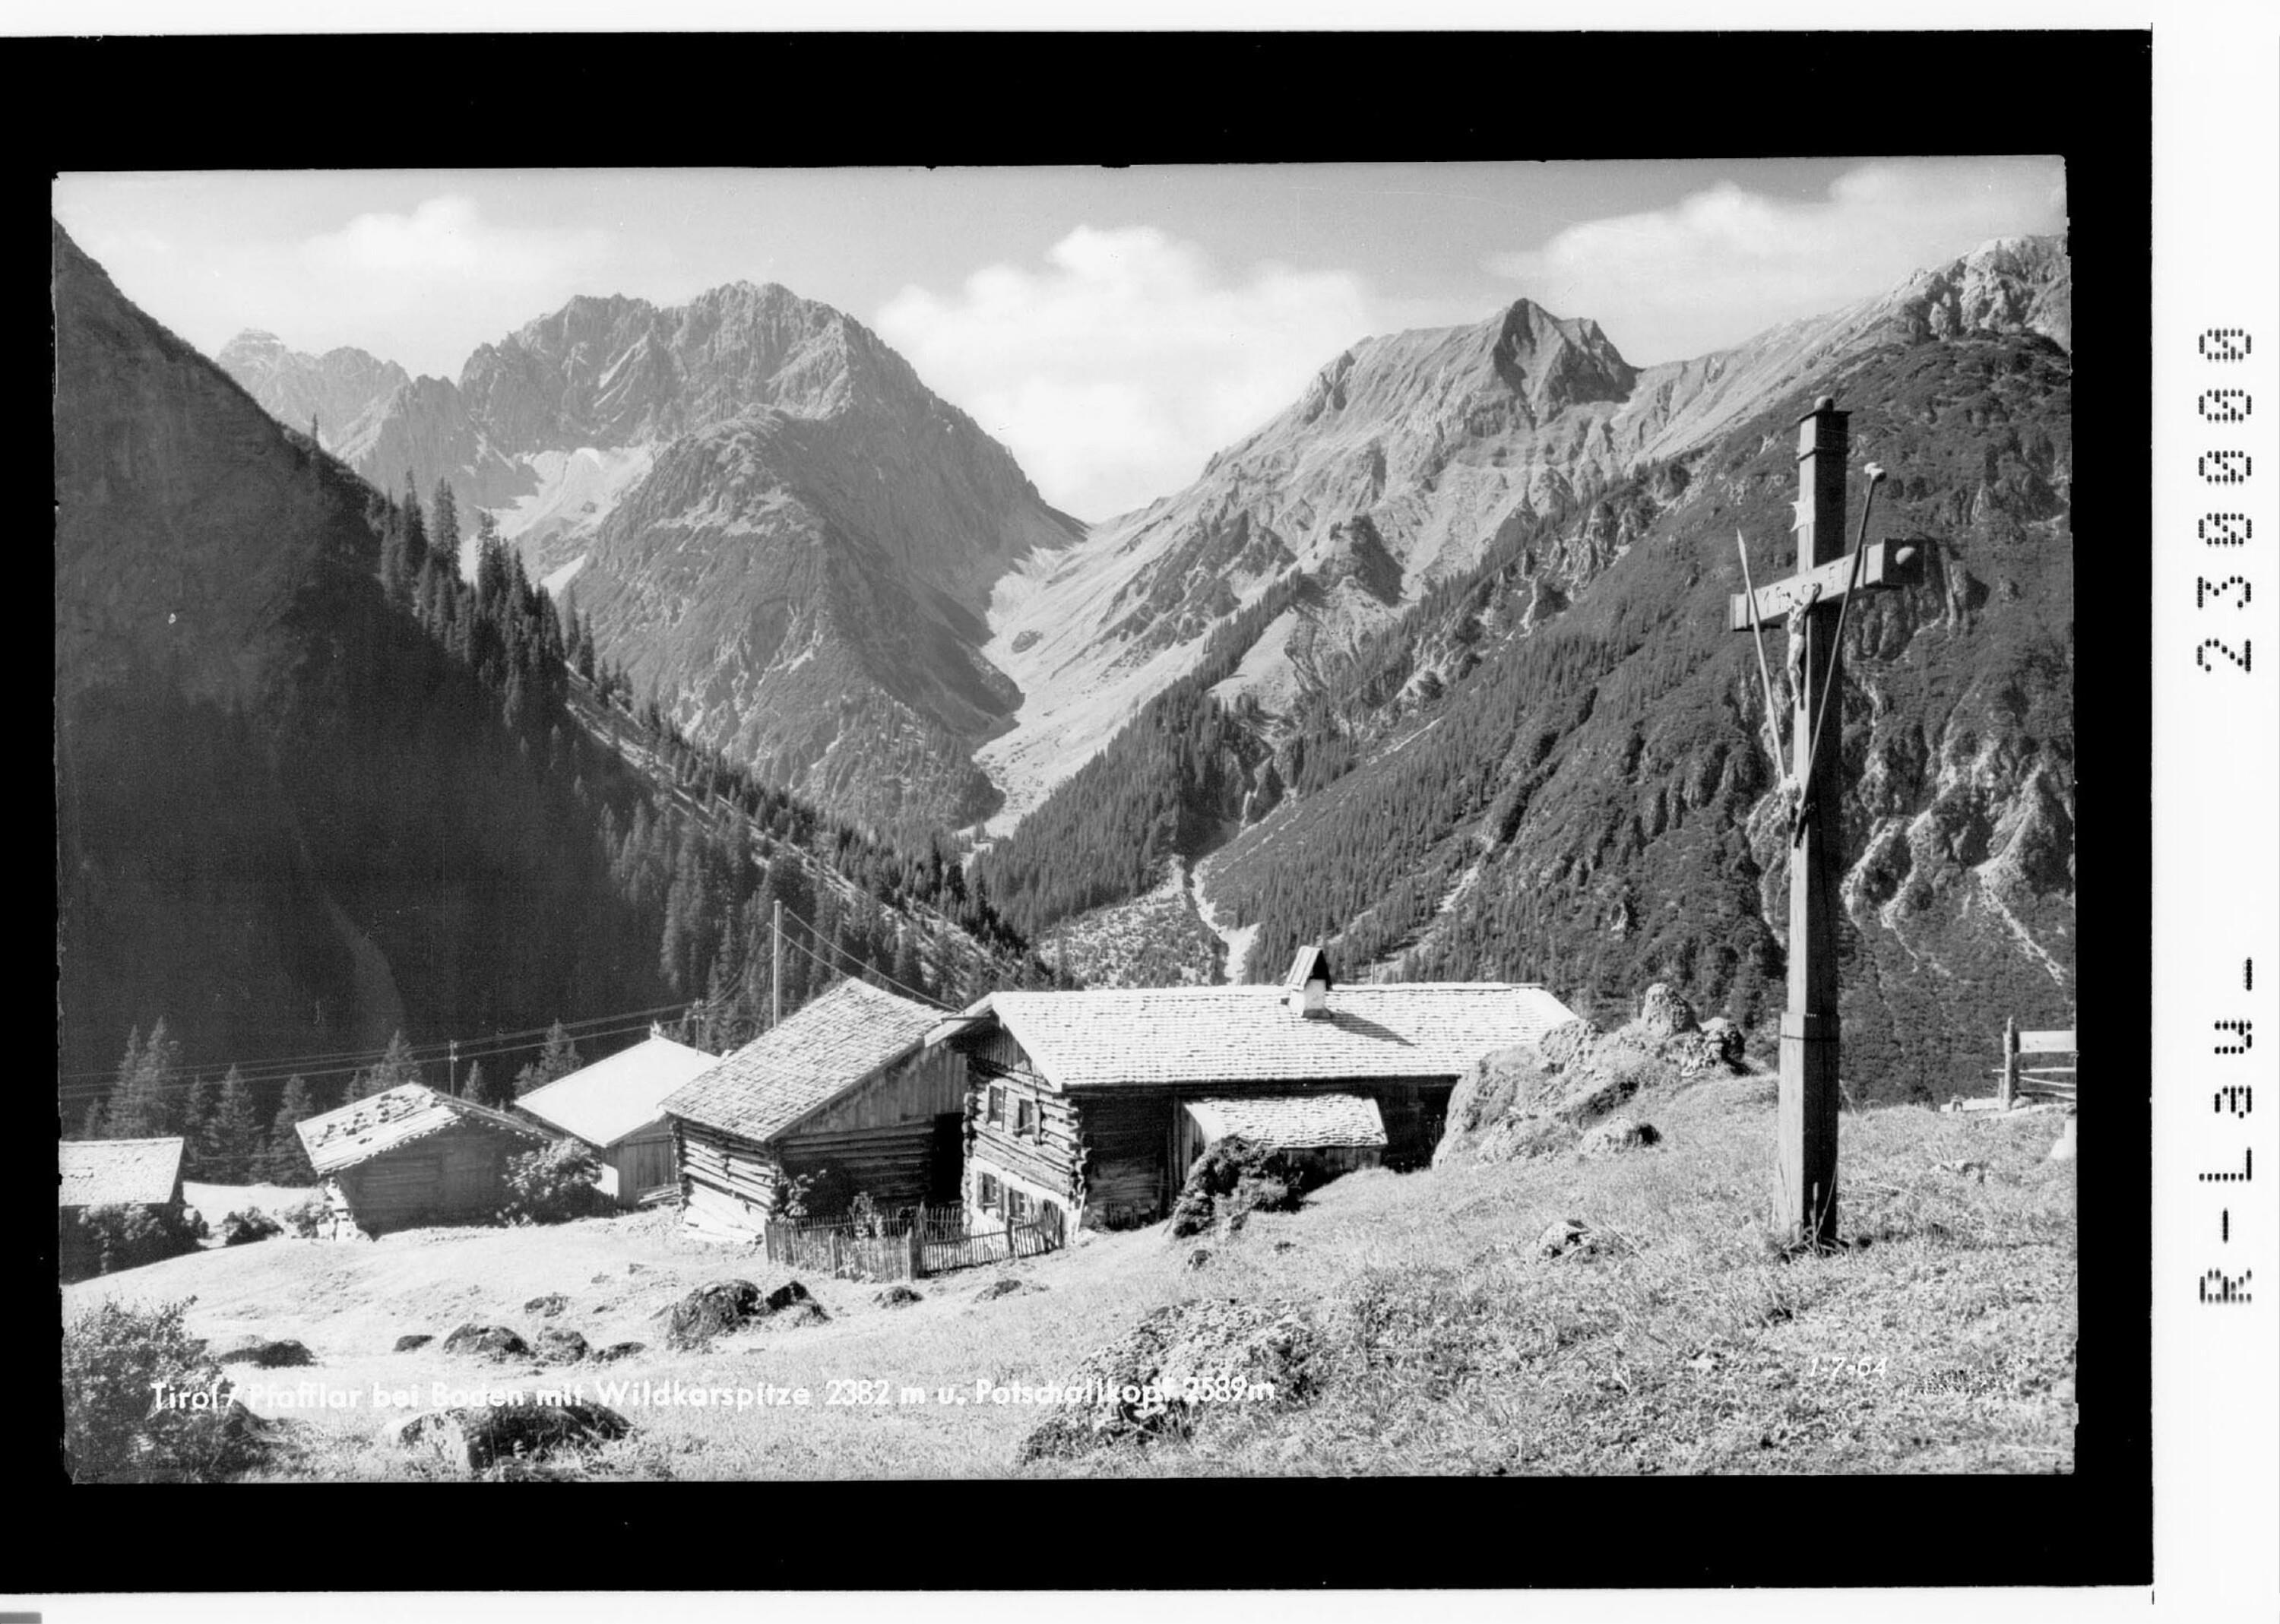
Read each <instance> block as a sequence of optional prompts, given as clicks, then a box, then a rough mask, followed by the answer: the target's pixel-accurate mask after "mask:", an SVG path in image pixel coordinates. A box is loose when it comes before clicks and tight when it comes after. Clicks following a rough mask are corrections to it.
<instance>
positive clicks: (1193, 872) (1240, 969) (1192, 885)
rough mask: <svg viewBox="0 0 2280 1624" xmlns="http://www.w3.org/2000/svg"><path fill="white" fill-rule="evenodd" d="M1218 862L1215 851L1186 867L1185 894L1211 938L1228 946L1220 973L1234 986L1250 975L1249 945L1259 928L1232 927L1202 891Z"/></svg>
mask: <svg viewBox="0 0 2280 1624" xmlns="http://www.w3.org/2000/svg"><path fill="white" fill-rule="evenodd" d="M1218 860H1219V853H1218V852H1217V851H1214V852H1213V853H1212V854H1211V855H1210V856H1209V857H1206V858H1203V859H1201V860H1200V861H1198V862H1196V863H1194V864H1191V865H1190V866H1189V867H1188V871H1187V879H1188V894H1189V895H1190V897H1193V898H1194V899H1195V904H1196V917H1197V918H1198V919H1199V920H1203V922H1204V923H1205V925H1206V926H1208V927H1210V928H1211V932H1212V934H1213V935H1215V936H1217V937H1218V938H1219V939H1220V940H1221V942H1224V943H1227V962H1226V966H1225V968H1224V969H1223V970H1222V972H1221V974H1222V975H1223V977H1224V978H1225V980H1226V981H1227V984H1228V985H1229V986H1230V987H1236V986H1240V985H1241V984H1242V983H1243V981H1244V977H1246V976H1247V975H1248V974H1250V971H1251V944H1252V943H1253V942H1255V941H1257V940H1258V937H1259V927H1258V926H1256V925H1232V924H1229V923H1228V922H1227V921H1226V920H1223V919H1221V917H1220V912H1219V909H1218V908H1217V907H1215V906H1214V905H1213V903H1212V899H1211V893H1210V892H1209V891H1207V890H1205V889H1204V882H1205V879H1206V878H1207V877H1208V876H1209V874H1210V872H1211V868H1212V866H1213V864H1214V863H1216V862H1217V861H1218Z"/></svg>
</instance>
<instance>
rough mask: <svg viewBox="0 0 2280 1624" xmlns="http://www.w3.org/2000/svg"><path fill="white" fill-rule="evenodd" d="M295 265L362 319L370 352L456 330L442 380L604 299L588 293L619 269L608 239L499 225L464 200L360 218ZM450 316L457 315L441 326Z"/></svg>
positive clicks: (318, 239) (301, 252)
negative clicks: (482, 350)
mask: <svg viewBox="0 0 2280 1624" xmlns="http://www.w3.org/2000/svg"><path fill="white" fill-rule="evenodd" d="M293 258H294V259H295V260H296V262H297V264H296V267H295V268H296V269H297V271H298V272H299V273H301V274H300V279H299V280H300V281H302V282H303V283H304V285H305V286H307V287H309V288H311V289H321V296H322V298H323V299H324V300H325V301H326V302H327V303H328V304H332V305H333V307H334V308H335V310H342V309H346V310H353V311H354V312H356V323H357V328H358V331H359V332H360V333H363V334H365V335H368V336H367V337H366V338H365V339H363V340H361V341H358V342H362V343H365V344H366V346H367V347H369V346H370V345H371V344H372V343H373V342H374V340H373V337H372V336H370V335H387V334H390V333H395V332H402V333H404V334H406V335H411V334H420V335H427V334H429V333H432V332H434V331H435V330H436V329H437V328H438V327H439V326H443V325H448V327H450V329H451V333H452V335H453V336H452V338H451V341H450V343H448V344H447V345H446V346H445V349H446V350H450V351H456V354H455V355H454V356H453V358H452V359H451V360H450V361H446V362H444V363H443V365H442V366H437V367H436V368H435V370H438V371H441V370H444V369H445V368H446V367H448V368H449V369H450V370H451V371H454V372H456V371H457V361H458V359H460V358H465V356H466V353H467V351H468V350H471V349H472V348H474V344H475V343H481V342H483V341H485V340H488V339H490V338H493V337H496V336H497V335H498V334H500V333H503V332H505V331H507V330H508V329H510V328H512V327H517V326H520V324H521V323H522V322H524V321H527V320H528V319H530V318H531V317H532V316H533V315H535V314H536V313H538V312H541V311H545V310H551V309H552V308H554V307H555V306H556V305H558V304H561V303H563V302H564V301H565V300H566V299H567V298H568V297H569V296H570V295H571V294H573V293H574V292H578V291H582V290H584V291H592V290H594V289H592V288H590V287H589V286H588V284H589V283H595V282H597V281H601V280H602V279H604V278H606V277H607V276H608V275H609V274H610V273H612V271H614V270H616V269H617V268H619V267H618V266H617V263H616V262H617V260H618V258H619V255H618V252H617V244H616V242H615V241H614V239H613V238H612V235H611V234H610V233H608V232H606V231H602V230H598V229H594V228H590V227H589V228H580V229H575V230H564V229H558V228H554V227H526V226H505V225H499V224H496V223H494V222H491V221H489V220H487V219H484V218H483V215H482V212H481V209H480V208H479V207H478V206H477V204H475V201H474V199H473V198H471V197H465V196H440V197H431V198H428V200H427V201H425V202H423V203H421V204H419V205H418V206H417V207H415V208H414V209H412V212H410V213H408V214H397V213H374V214H359V215H358V216H357V217H356V218H355V219H351V220H350V221H349V222H348V223H347V224H346V225H344V226H343V227H340V228H339V229H337V230H335V231H328V232H324V233H321V234H320V235H316V236H312V237H309V238H307V239H305V240H304V241H303V242H300V243H298V244H297V247H296V249H295V250H294V252H293ZM442 311H451V312H456V315H455V316H454V317H453V318H451V319H449V321H448V323H447V324H439V323H438V322H437V320H436V316H437V313H438V312H442ZM380 342H382V343H385V342H386V340H385V338H384V337H383V338H381V340H380ZM404 359H405V361H406V364H407V365H414V366H415V369H418V364H417V363H414V362H413V361H412V358H411V357H410V356H408V355H407V356H406V357H405V358H404ZM424 359H425V357H422V360H424Z"/></svg>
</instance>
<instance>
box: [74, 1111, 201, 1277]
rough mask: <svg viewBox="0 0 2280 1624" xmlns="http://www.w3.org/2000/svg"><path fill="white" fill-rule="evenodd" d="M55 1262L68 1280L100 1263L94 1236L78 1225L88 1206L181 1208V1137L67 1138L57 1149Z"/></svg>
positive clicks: (84, 1274)
mask: <svg viewBox="0 0 2280 1624" xmlns="http://www.w3.org/2000/svg"><path fill="white" fill-rule="evenodd" d="M56 1151H57V1170H56V1171H57V1178H56V1209H57V1211H56V1219H57V1224H56V1233H57V1238H58V1245H59V1246H60V1248H61V1252H60V1256H59V1257H58V1264H59V1265H60V1266H61V1273H62V1275H63V1277H64V1278H65V1279H66V1280H78V1279H81V1278H84V1277H85V1276H87V1275H89V1274H94V1273H95V1272H96V1270H97V1269H99V1268H101V1267H102V1266H103V1263H102V1258H101V1255H100V1247H99V1243H98V1242H97V1239H96V1236H95V1235H91V1234H90V1233H89V1231H88V1229H87V1228H86V1227H85V1226H84V1225H82V1224H81V1223H80V1221H79V1219H80V1215H81V1213H83V1212H87V1211H88V1209H89V1208H90V1207H105V1206H125V1207H134V1206H140V1207H179V1206H181V1205H182V1140H181V1135H179V1134H177V1135H173V1137H171V1138H166V1139H67V1140H65V1141H64V1142H63V1143H61V1144H59V1145H58V1146H57V1147H56Z"/></svg>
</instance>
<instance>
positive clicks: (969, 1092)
mask: <svg viewBox="0 0 2280 1624" xmlns="http://www.w3.org/2000/svg"><path fill="white" fill-rule="evenodd" d="M944 1052H949V1051H948V1049H947V1047H946V1048H945V1051H944ZM968 1053H970V1054H971V1056H972V1059H971V1061H969V1060H968V1059H967V1057H966V1055H959V1056H958V1057H957V1059H958V1064H959V1069H960V1072H961V1074H967V1076H968V1077H969V1078H970V1081H968V1082H967V1088H966V1101H965V1105H966V1160H967V1177H966V1178H965V1180H964V1181H963V1185H962V1188H963V1192H964V1197H965V1202H966V1208H967V1212H970V1213H973V1214H974V1215H976V1216H977V1217H982V1216H986V1217H988V1218H989V1219H990V1220H997V1219H998V1218H1001V1217H1002V1216H1003V1215H1004V1208H1003V1206H1002V1205H991V1204H990V1202H989V1201H987V1200H986V1199H985V1198H984V1197H983V1195H982V1192H981V1190H980V1189H978V1188H977V1185H976V1181H975V1179H974V1170H975V1169H976V1168H977V1167H984V1168H986V1170H987V1171H988V1172H989V1173H990V1174H991V1175H992V1176H993V1177H995V1178H997V1180H998V1181H1000V1182H1001V1183H1005V1184H1011V1185H1013V1186H1014V1187H1015V1188H1018V1189H1021V1191H1022V1192H1023V1193H1024V1194H1026V1195H1028V1196H1029V1197H1031V1198H1032V1199H1035V1200H1038V1201H1047V1202H1051V1203H1052V1204H1053V1205H1056V1206H1058V1207H1059V1208H1060V1209H1061V1211H1062V1212H1063V1213H1064V1214H1066V1215H1067V1216H1068V1217H1070V1218H1075V1216H1077V1214H1079V1213H1080V1212H1082V1211H1083V1207H1084V1189H1083V1147H1082V1143H1081V1142H1080V1139H1079V1136H1078V1132H1077V1113H1076V1106H1075V1103H1074V1102H1073V1101H1072V1100H1071V1099H1070V1097H1068V1096H1067V1095H1066V1094H1062V1093H1060V1092H1059V1091H1058V1090H1057V1089H1054V1088H1053V1087H1052V1085H1051V1083H1049V1082H1048V1081H1046V1080H1045V1079H1044V1077H1043V1076H1041V1075H1040V1074H1038V1072H1037V1070H1036V1066H1033V1065H1031V1064H1030V1061H1029V1057H1028V1055H1027V1054H1025V1053H1023V1052H1022V1051H1021V1044H1020V1043H1016V1042H1015V1041H1014V1040H1013V1034H1011V1033H1010V1032H1006V1031H1005V1030H1003V1029H1002V1028H1001V1029H999V1030H997V1031H995V1032H993V1033H991V1034H990V1036H989V1039H988V1041H986V1042H983V1043H977V1044H976V1045H974V1048H973V1049H972V1050H970V1051H968ZM991 1089H997V1106H998V1109H997V1116H996V1120H992V1118H991V1113H990V1090H991ZM1024 1106H1027V1108H1028V1119H1027V1121H1028V1131H1027V1132H1023V1131H1022V1128H1023V1107H1024Z"/></svg>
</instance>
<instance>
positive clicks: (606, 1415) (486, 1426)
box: [381, 1393, 633, 1472]
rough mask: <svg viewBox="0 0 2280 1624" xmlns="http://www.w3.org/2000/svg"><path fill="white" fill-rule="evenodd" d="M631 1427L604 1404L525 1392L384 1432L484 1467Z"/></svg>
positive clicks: (591, 1442) (614, 1435) (474, 1468)
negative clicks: (501, 1402)
mask: <svg viewBox="0 0 2280 1624" xmlns="http://www.w3.org/2000/svg"><path fill="white" fill-rule="evenodd" d="M632 1430H633V1423H632V1422H630V1421H628V1420H626V1418H625V1417H624V1416H622V1415H620V1414H619V1413H618V1412H616V1411H614V1410H612V1409H610V1408H609V1407H607V1406H606V1405H597V1404H593V1403H590V1402H589V1401H587V1400H585V1399H582V1398H571V1399H563V1400H560V1401H559V1402H556V1401H551V1400H550V1401H544V1402H542V1401H541V1400H539V1399H538V1398H537V1397H535V1396H534V1395H531V1394H528V1393H524V1394H518V1395H517V1396H516V1397H515V1399H514V1401H513V1402H512V1403H510V1404H504V1405H461V1406H460V1407H458V1409H452V1410H430V1411H428V1412H425V1413H424V1414H420V1415H414V1416H412V1417H410V1418H408V1419H406V1420H397V1421H390V1422H389V1423H388V1425H387V1426H386V1427H384V1428H381V1442H382V1443H385V1444H387V1445H389V1447H392V1448H396V1449H404V1450H413V1451H421V1452H425V1453H432V1454H435V1455H438V1456H441V1457H442V1458H443V1459H444V1460H445V1461H446V1462H448V1463H449V1464H450V1465H451V1466H456V1467H458V1468H460V1469H463V1470H466V1471H470V1472H481V1471H487V1470H489V1468H491V1467H493V1466H499V1465H502V1464H505V1463H507V1462H514V1461H521V1462H528V1461H530V1460H534V1459H539V1458H543V1457H545V1456H549V1455H552V1454H555V1453H557V1452H558V1451H585V1450H589V1449H592V1448H594V1447H595V1446H597V1445H598V1444H603V1443H610V1442H612V1441H613V1440H615V1439H619V1438H622V1437H624V1436H625V1435H627V1434H628V1433H629V1432H631V1431H632Z"/></svg>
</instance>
